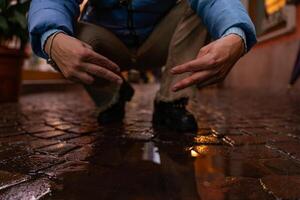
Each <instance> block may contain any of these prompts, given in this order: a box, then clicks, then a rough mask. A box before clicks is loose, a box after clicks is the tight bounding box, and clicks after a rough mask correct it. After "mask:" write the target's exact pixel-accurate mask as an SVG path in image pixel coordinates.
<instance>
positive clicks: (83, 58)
mask: <svg viewBox="0 0 300 200" xmlns="http://www.w3.org/2000/svg"><path fill="white" fill-rule="evenodd" d="M51 37H53V36H51ZM51 37H50V38H49V39H48V40H47V42H46V46H45V51H46V53H47V54H48V55H50V54H49V53H50V42H51V40H52V38H51ZM51 57H52V59H53V61H54V62H55V63H56V64H57V66H58V68H59V69H60V70H61V72H62V73H63V75H64V76H65V77H66V78H67V79H69V80H72V81H79V82H81V83H84V84H92V83H93V82H94V77H100V78H103V79H106V80H109V81H112V82H115V83H118V84H121V83H122V82H123V80H122V78H121V76H120V68H119V67H118V65H116V64H115V63H114V62H112V61H110V60H109V59H108V58H106V57H104V56H102V55H100V54H98V53H96V52H95V51H93V49H92V47H91V46H90V45H88V44H86V43H84V42H82V41H80V40H78V39H76V38H74V37H71V36H68V35H66V34H64V33H58V34H57V35H56V36H55V38H54V39H53V44H52V49H51Z"/></svg>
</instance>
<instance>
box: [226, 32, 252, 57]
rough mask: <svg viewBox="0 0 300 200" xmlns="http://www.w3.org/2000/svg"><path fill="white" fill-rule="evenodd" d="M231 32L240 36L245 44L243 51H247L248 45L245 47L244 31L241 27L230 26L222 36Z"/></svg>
mask: <svg viewBox="0 0 300 200" xmlns="http://www.w3.org/2000/svg"><path fill="white" fill-rule="evenodd" d="M231 34H235V35H238V36H240V37H241V38H242V40H243V42H244V45H245V53H247V52H248V47H247V39H246V34H245V32H244V31H243V29H241V28H239V27H232V28H229V29H228V30H227V31H226V32H225V33H224V34H223V36H222V37H225V36H228V35H231Z"/></svg>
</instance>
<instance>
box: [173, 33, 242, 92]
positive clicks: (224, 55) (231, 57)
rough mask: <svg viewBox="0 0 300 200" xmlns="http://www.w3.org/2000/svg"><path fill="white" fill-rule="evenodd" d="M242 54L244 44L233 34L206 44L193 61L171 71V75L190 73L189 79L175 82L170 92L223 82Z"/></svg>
mask: <svg viewBox="0 0 300 200" xmlns="http://www.w3.org/2000/svg"><path fill="white" fill-rule="evenodd" d="M244 52H245V45H244V42H243V40H242V38H241V37H240V36H238V35H235V34H231V35H228V36H226V37H223V38H221V39H218V40H216V41H214V42H212V43H210V44H208V45H207V46H205V47H203V48H201V49H200V51H199V53H198V56H197V58H196V59H195V60H192V61H190V62H188V63H185V64H182V65H178V66H176V67H174V68H173V69H172V70H171V73H172V74H183V73H187V72H190V73H191V75H190V76H189V77H187V78H185V79H183V80H180V81H179V82H177V83H176V84H175V85H174V86H173V88H172V90H173V91H174V92H176V91H179V90H182V89H184V88H186V87H189V86H191V85H194V84H198V86H199V87H205V86H208V85H211V84H215V83H218V82H220V81H223V80H224V79H225V78H226V76H227V74H228V73H229V72H230V70H231V69H232V67H233V66H234V65H235V63H236V62H237V61H238V60H239V59H240V57H241V56H242V55H243V54H244Z"/></svg>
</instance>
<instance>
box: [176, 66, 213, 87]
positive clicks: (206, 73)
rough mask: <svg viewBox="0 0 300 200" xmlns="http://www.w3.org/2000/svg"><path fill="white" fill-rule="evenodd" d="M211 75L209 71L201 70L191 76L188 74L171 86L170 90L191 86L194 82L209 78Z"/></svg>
mask: <svg viewBox="0 0 300 200" xmlns="http://www.w3.org/2000/svg"><path fill="white" fill-rule="evenodd" d="M211 75H212V72H211V71H202V72H197V73H194V74H192V75H191V76H189V77H187V78H185V79H183V80H181V81H179V82H178V83H176V84H175V85H174V86H173V88H172V90H173V91H174V92H177V91H179V90H182V89H184V88H187V87H189V86H192V85H194V84H196V83H199V82H203V81H205V80H207V79H209V78H210V77H211Z"/></svg>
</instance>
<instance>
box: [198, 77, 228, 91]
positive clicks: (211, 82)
mask: <svg viewBox="0 0 300 200" xmlns="http://www.w3.org/2000/svg"><path fill="white" fill-rule="evenodd" d="M222 80H223V79H222V78H210V79H208V80H207V81H204V82H202V83H200V84H198V85H197V86H198V88H199V89H200V88H204V87H206V86H209V85H213V84H216V83H218V82H220V81H222Z"/></svg>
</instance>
